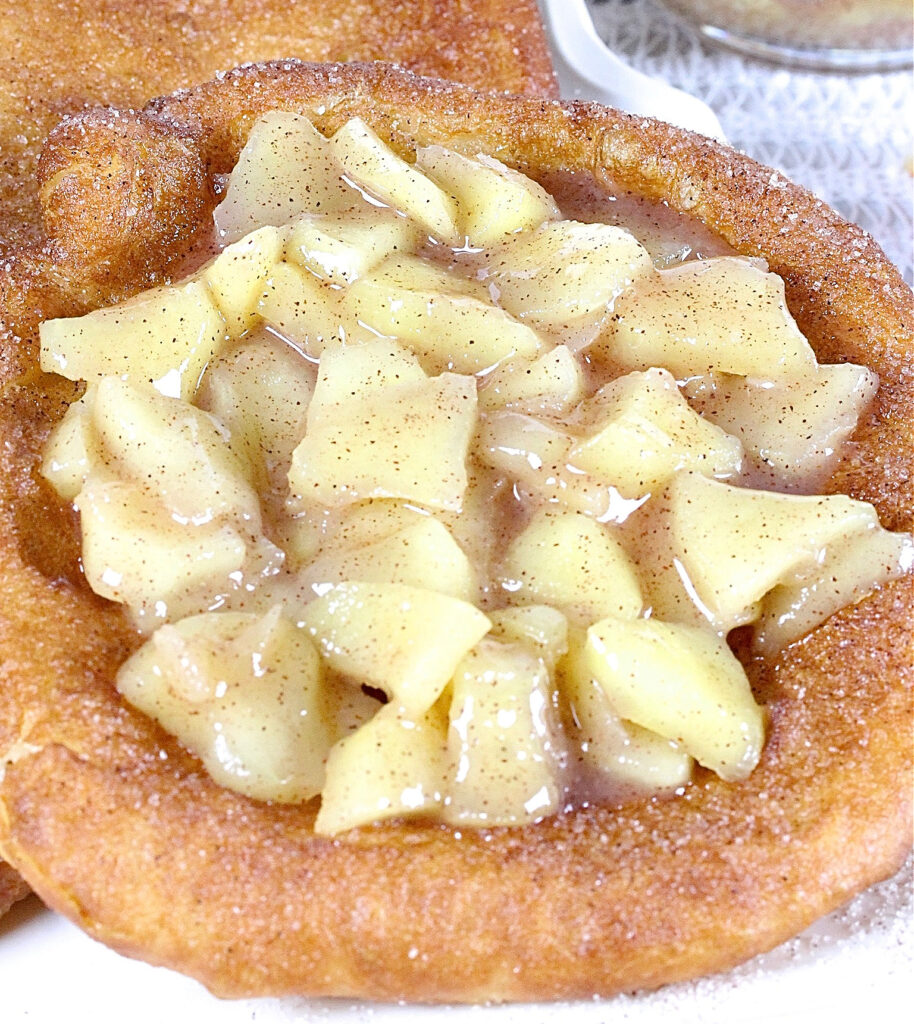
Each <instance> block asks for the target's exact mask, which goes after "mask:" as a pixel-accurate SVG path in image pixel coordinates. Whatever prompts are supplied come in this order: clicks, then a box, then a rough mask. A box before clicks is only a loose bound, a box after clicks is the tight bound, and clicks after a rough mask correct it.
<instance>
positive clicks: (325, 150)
mask: <svg viewBox="0 0 914 1024" xmlns="http://www.w3.org/2000/svg"><path fill="white" fill-rule="evenodd" d="M342 175H343V169H342V167H341V166H340V165H339V163H338V162H337V159H336V155H335V154H334V152H333V149H332V147H331V145H330V141H329V140H328V139H326V138H325V137H324V136H323V135H321V133H320V132H319V131H318V130H317V129H316V128H315V127H314V125H313V124H312V123H311V122H310V121H309V120H308V118H307V117H302V116H301V115H300V114H293V113H290V112H287V111H284V110H273V111H270V112H269V113H267V114H264V115H263V117H261V118H260V119H259V120H258V121H257V122H256V123H255V124H254V127H253V128H252V129H251V134H250V135H249V136H248V140H247V142H246V143H245V145H244V148H243V149H242V150H241V153H240V154H239V156H238V162H237V163H236V164H235V169H234V170H233V171H232V173H231V175H230V177H229V181H228V189H227V191H226V195H225V198H224V199H223V200H222V202H221V203H220V204H219V205H218V206H217V207H216V211H215V214H214V217H215V221H216V230H217V232H218V233H219V235H220V237H221V238H222V240H223V241H225V242H235V241H237V240H238V239H239V238H241V237H242V236H244V235H246V234H248V233H249V232H251V231H253V230H254V229H255V228H259V227H264V226H265V225H273V226H275V227H279V226H281V225H283V224H289V223H291V222H292V221H293V220H296V219H297V218H298V217H300V216H301V215H302V214H303V213H329V214H335V213H341V212H343V211H346V210H350V209H354V208H357V207H361V206H363V205H364V200H363V199H362V198H361V196H359V194H358V193H357V192H356V191H355V189H353V188H351V187H350V186H349V185H347V184H346V183H345V182H344V181H343V177H342Z"/></svg>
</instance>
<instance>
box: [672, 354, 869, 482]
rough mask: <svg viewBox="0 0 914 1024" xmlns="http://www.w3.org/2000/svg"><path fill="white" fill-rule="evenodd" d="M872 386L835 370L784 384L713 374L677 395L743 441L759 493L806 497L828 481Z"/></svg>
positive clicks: (851, 372)
mask: <svg viewBox="0 0 914 1024" xmlns="http://www.w3.org/2000/svg"><path fill="white" fill-rule="evenodd" d="M878 386H879V379H878V378H877V376H876V374H875V373H873V371H872V370H868V369H867V368H866V367H865V366H855V365H854V364H853V363H842V364H839V365H824V366H818V367H816V368H815V369H814V370H812V371H809V372H807V373H806V374H805V375H804V376H802V377H798V378H797V379H795V380H791V381H790V382H789V383H788V382H771V381H761V380H747V379H746V378H745V377H735V376H732V375H730V374H722V373H721V374H712V375H710V376H707V377H697V378H693V379H691V380H689V381H687V382H686V384H685V387H684V390H685V394H686V396H687V397H688V398H689V400H690V401H691V403H692V404H693V405H694V406H695V408H696V409H697V410H698V411H699V412H700V413H701V415H702V416H704V417H706V418H707V419H709V420H710V421H711V422H712V423H716V424H717V425H718V426H719V427H722V428H723V429H724V430H726V431H729V432H730V433H731V434H734V435H736V436H737V437H739V438H740V439H741V440H742V442H743V447H744V448H745V451H746V456H747V463H748V467H747V468H748V469H749V470H750V472H751V475H752V478H753V480H754V481H757V482H758V485H759V486H763V487H770V488H771V489H772V490H777V491H801V492H805V493H807V494H810V493H813V492H814V491H815V490H816V489H817V488H818V487H820V486H821V485H822V484H823V483H824V482H825V481H826V480H827V479H828V477H829V476H830V474H831V472H832V470H833V469H834V466H835V463H836V462H837V460H838V458H839V457H840V454H841V446H842V444H843V443H844V441H845V440H847V438H848V437H850V435H851V434H852V433H853V431H854V429H855V427H856V426H857V421H858V419H859V418H860V415H861V414H862V412H863V410H864V409H865V408H866V407H867V406H868V405H869V403H870V402H871V401H872V399H873V396H874V395H875V394H876V389H877V387H878Z"/></svg>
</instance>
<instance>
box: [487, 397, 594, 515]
mask: <svg viewBox="0 0 914 1024" xmlns="http://www.w3.org/2000/svg"><path fill="white" fill-rule="evenodd" d="M572 443H573V439H572V437H571V435H570V434H566V433H565V432H564V431H562V430H559V429H558V427H554V426H552V425H551V424H549V423H545V422H543V421H542V420H538V419H535V418H534V417H533V416H526V415H524V414H523V413H517V412H510V411H498V412H494V413H490V414H488V415H486V416H484V417H482V423H481V424H480V430H479V436H478V440H477V446H476V450H477V453H478V455H479V457H480V458H481V459H483V460H484V461H485V463H486V464H487V465H489V466H492V467H493V468H495V469H497V470H499V471H501V472H502V473H504V474H506V475H507V476H508V477H509V478H511V479H512V480H513V481H515V482H516V484H517V485H519V486H520V487H521V488H522V489H523V490H526V491H530V492H533V493H534V494H536V495H538V496H539V497H541V498H542V499H543V500H544V501H547V502H550V503H553V504H559V505H561V506H563V507H565V508H570V509H577V510H579V511H581V512H586V513H587V514H588V515H592V516H594V517H595V518H601V517H603V516H605V515H606V514H607V513H609V512H610V510H611V507H612V503H613V495H612V493H611V492H610V489H609V488H607V487H606V486H605V485H602V484H600V483H598V482H597V481H595V480H593V479H592V478H591V477H589V476H587V475H586V474H583V473H571V472H569V469H568V452H569V451H570V450H571V446H572Z"/></svg>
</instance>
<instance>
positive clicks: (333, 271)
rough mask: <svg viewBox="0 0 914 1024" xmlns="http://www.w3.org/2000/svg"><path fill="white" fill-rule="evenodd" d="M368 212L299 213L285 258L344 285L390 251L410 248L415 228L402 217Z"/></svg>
mask: <svg viewBox="0 0 914 1024" xmlns="http://www.w3.org/2000/svg"><path fill="white" fill-rule="evenodd" d="M370 209H371V213H370V214H368V213H365V214H362V215H354V216H351V217H347V218H342V217H302V219H301V220H299V221H297V222H296V223H295V225H294V226H293V228H292V234H291V236H290V238H289V241H288V244H287V245H286V254H287V257H288V259H290V260H294V261H295V262H296V263H299V264H301V266H302V267H304V268H305V269H306V270H310V271H311V273H312V274H316V275H317V276H318V277H320V278H322V279H323V280H325V281H328V282H330V283H331V284H335V285H339V286H341V287H345V286H346V285H349V284H352V282H353V281H355V280H356V278H359V277H363V276H364V275H365V274H367V273H368V272H369V271H370V270H372V269H374V267H376V266H377V265H378V264H379V263H380V262H381V261H382V260H384V259H385V258H386V257H387V256H389V255H390V254H391V253H393V252H397V251H398V250H399V251H404V252H411V251H412V250H413V249H415V248H416V246H417V244H418V231H417V229H416V227H415V225H414V224H412V223H411V222H410V221H409V220H408V219H407V218H406V217H401V216H399V215H398V214H396V213H394V212H392V211H390V210H383V209H376V208H374V207H371V208H370Z"/></svg>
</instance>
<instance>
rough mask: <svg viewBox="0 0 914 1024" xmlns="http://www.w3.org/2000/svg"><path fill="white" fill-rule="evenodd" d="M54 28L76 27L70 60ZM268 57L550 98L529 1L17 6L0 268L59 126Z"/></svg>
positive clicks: (8, 28) (34, 206)
mask: <svg viewBox="0 0 914 1024" xmlns="http://www.w3.org/2000/svg"><path fill="white" fill-rule="evenodd" d="M63 24H76V25H79V27H80V37H79V47H78V51H77V52H76V53H75V52H74V45H73V39H72V37H71V35H70V34H69V33H66V32H61V25H63ZM274 57H300V58H304V59H310V60H348V59H369V58H378V59H383V60H387V61H391V62H394V63H399V64H402V65H403V66H405V67H408V68H411V69H413V70H414V71H418V72H421V73H425V74H429V75H439V76H441V77H445V78H454V79H457V80H460V81H465V82H467V83H469V84H473V85H476V86H477V87H479V88H483V87H486V88H493V89H504V90H507V91H511V92H519V93H531V94H535V93H543V94H544V95H555V93H556V84H555V79H554V76H553V73H552V65H551V61H550V58H549V53H548V48H547V43H546V39H545V34H544V32H543V27H542V23H541V21H540V19H539V13H538V9H537V6H536V3H535V0H510V2H507V0H474V2H472V3H462V4H455V3H452V2H450V0H445V2H440V0H418V2H400V3H396V4H392V3H390V2H389V0H361V2H352V0H325V2H322V3H297V4H288V3H284V2H281V0H205V2H203V3H197V4H195V5H193V6H192V7H188V5H187V4H186V3H183V2H181V0H158V2H157V3H154V4H153V3H147V2H144V3H134V4H129V5H125V4H122V3H113V2H111V0H79V2H78V3H76V4H72V3H67V4H63V3H61V2H60V0H26V2H23V3H19V4H15V5H12V6H11V7H10V8H9V10H7V11H5V12H4V15H3V18H2V19H0V255H3V254H4V253H6V252H9V251H11V250H13V249H16V248H18V247H21V246H23V245H24V244H27V243H29V242H33V241H35V240H36V239H37V238H38V237H39V236H40V234H41V227H42V225H41V206H40V201H39V197H38V185H37V175H36V168H37V161H38V156H39V154H40V152H41V149H42V146H43V144H44V141H45V139H46V137H47V134H48V132H49V131H50V130H51V129H52V128H53V127H54V125H56V124H57V122H58V121H59V120H60V119H61V118H62V117H63V116H65V115H67V114H71V113H75V112H77V111H80V110H84V109H86V108H87V107H90V106H94V105H96V104H114V105H116V106H120V107H127V106H141V105H142V104H143V103H145V102H146V101H147V100H148V99H149V98H150V97H152V96H157V95H160V94H162V93H165V92H169V91H171V90H173V89H177V88H179V87H181V86H186V85H191V84H193V83H196V82H200V81H202V80H204V79H206V78H209V77H210V76H211V75H213V74H215V73H216V72H217V71H218V70H220V69H222V68H229V67H233V66H235V65H236V64H240V63H241V62H242V61H252V60H264V59H267V58H274ZM74 58H76V59H74ZM2 870H4V869H3V868H2V866H0V871H2ZM4 873H5V874H10V872H4ZM10 892H12V890H10ZM0 906H2V900H0ZM0 912H2V910H0Z"/></svg>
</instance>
